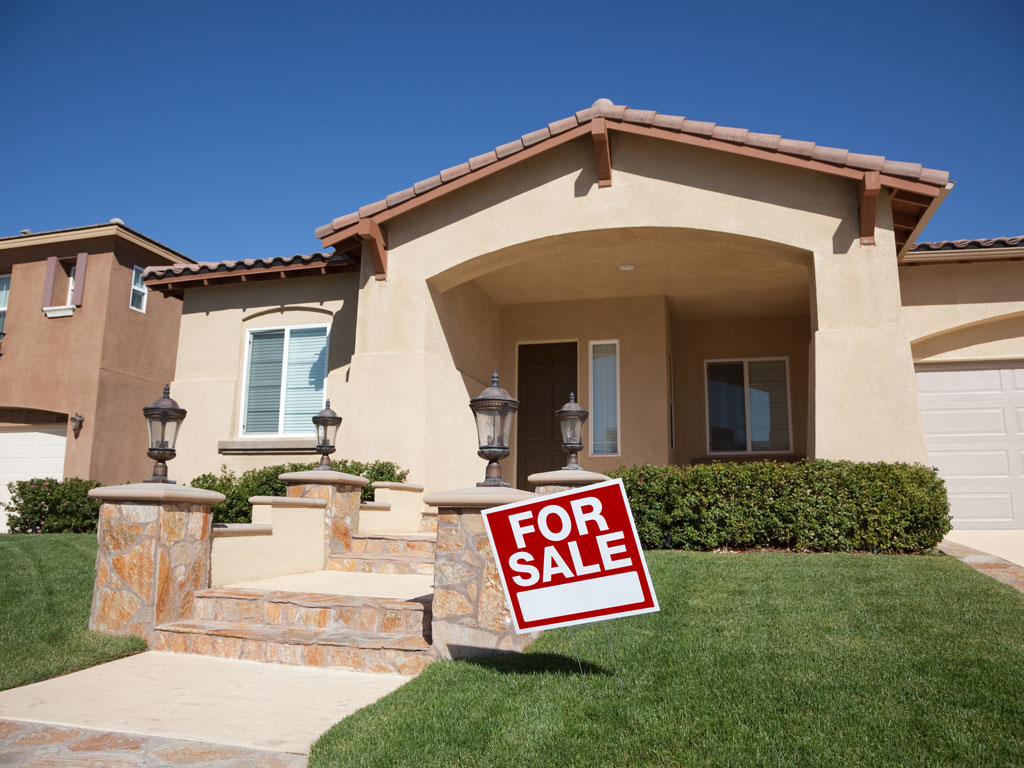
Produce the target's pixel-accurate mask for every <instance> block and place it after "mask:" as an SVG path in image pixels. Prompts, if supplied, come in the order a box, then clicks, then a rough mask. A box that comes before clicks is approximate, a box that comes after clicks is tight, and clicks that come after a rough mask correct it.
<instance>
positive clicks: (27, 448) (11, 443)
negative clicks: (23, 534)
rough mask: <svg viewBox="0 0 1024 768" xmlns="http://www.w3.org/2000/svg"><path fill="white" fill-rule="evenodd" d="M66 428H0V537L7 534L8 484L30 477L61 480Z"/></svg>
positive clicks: (57, 426)
mask: <svg viewBox="0 0 1024 768" xmlns="http://www.w3.org/2000/svg"><path fill="white" fill-rule="evenodd" d="M66 434H67V427H66V426H64V425H63V424H61V425H54V426H50V425H48V426H45V427H0V533H2V532H5V531H6V530H7V512H6V510H4V509H3V505H5V504H7V502H8V501H10V499H11V494H10V492H9V491H8V490H7V484H8V483H9V482H11V481H12V480H28V479H29V478H32V477H56V478H63V477H64V444H65V442H66Z"/></svg>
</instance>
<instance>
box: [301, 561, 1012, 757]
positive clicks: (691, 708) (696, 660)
mask: <svg viewBox="0 0 1024 768" xmlns="http://www.w3.org/2000/svg"><path fill="white" fill-rule="evenodd" d="M649 562H650V568H651V574H652V576H653V578H654V583H655V587H656V590H657V593H658V597H659V600H660V602H661V609H662V610H661V612H660V613H658V614H652V615H647V616H639V617H633V618H628V619H620V620H617V621H612V622H609V623H607V624H605V625H601V624H596V625H593V624H592V625H589V626H586V627H580V628H576V630H575V637H576V642H577V645H578V647H579V651H580V655H581V656H582V658H583V663H584V665H585V668H588V669H589V672H588V674H587V677H586V681H584V680H583V679H582V678H581V677H580V675H579V672H578V671H577V669H576V661H575V657H574V654H573V645H572V638H573V634H572V632H573V631H572V630H569V629H559V630H554V631H551V632H549V633H547V634H546V635H544V636H543V637H542V638H541V639H540V640H539V641H538V642H537V643H536V644H535V645H534V647H533V648H532V649H531V650H530V651H529V652H528V653H527V654H525V655H523V656H521V657H503V658H500V659H497V660H491V661H486V662H481V663H469V662H458V663H451V662H444V663H436V664H433V665H431V666H430V667H428V669H427V670H426V672H424V673H423V674H422V675H421V676H420V677H419V678H417V679H416V680H414V681H413V682H412V683H410V684H408V685H406V686H405V687H403V688H401V689H400V690H398V691H396V692H395V693H393V694H391V695H390V696H387V697H386V698H384V699H382V700H381V701H379V702H378V703H377V704H375V705H373V706H371V707H368V708H366V709H364V710H362V711H361V712H359V713H357V714H355V715H353V716H352V717H350V718H348V719H346V720H344V721H342V722H341V723H338V724H337V725H335V726H334V727H333V728H332V729H331V730H329V731H328V732H327V733H326V734H325V735H324V736H322V737H321V738H320V740H319V741H318V742H317V743H316V745H315V746H314V749H313V756H312V761H311V766H312V767H313V768H327V767H328V766H388V767H390V766H395V765H403V766H416V767H417V768H427V767H428V766H509V767H510V768H511V767H513V766H515V767H516V768H518V767H519V766H530V767H531V768H535V767H537V766H559V768H562V767H563V766H640V765H659V766H688V767H695V766H808V767H811V766H813V767H814V768H818V767H819V766H928V767H929V768H934V767H935V766H972V768H978V767H979V766H1007V767H1008V766H1020V765H1024V645H1022V644H1024V595H1021V594H1019V593H1017V592H1015V591H1013V590H1012V589H1010V588H1009V587H1006V586H1004V585H1002V584H999V583H997V582H995V581H993V580H992V579H989V578H987V577H984V576H982V575H981V574H979V573H976V572H974V571H973V570H971V569H970V568H968V567H967V566H965V565H964V564H962V563H960V562H959V561H957V560H954V559H952V558H947V557H943V556H939V555H936V556H927V557H887V556H881V557H877V556H870V555H823V554H814V555H797V554H731V555H730V554H705V553H679V552H655V553H653V554H650V555H649ZM606 627H607V629H608V630H609V631H610V633H611V637H612V641H613V644H614V650H615V655H616V658H617V659H618V665H619V668H620V670H621V674H622V683H623V686H624V690H623V691H621V692H620V689H619V682H618V680H617V678H616V675H615V672H614V667H613V664H612V659H611V656H610V652H609V647H608V644H607V641H606V635H605V628H606Z"/></svg>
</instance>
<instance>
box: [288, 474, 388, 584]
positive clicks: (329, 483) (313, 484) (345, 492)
mask: <svg viewBox="0 0 1024 768" xmlns="http://www.w3.org/2000/svg"><path fill="white" fill-rule="evenodd" d="M280 478H281V479H282V480H284V481H285V482H286V483H287V484H288V495H289V496H292V497H299V498H304V499H306V498H314V499H323V500H324V501H326V502H327V508H326V513H325V515H324V567H326V566H327V559H328V558H329V557H330V556H331V555H342V554H345V553H346V552H350V551H351V550H352V537H353V536H356V535H357V534H358V533H359V496H360V494H361V493H362V490H363V486H364V485H368V484H369V482H370V481H369V480H367V479H366V478H365V477H359V475H348V474H345V473H344V472H335V471H333V470H326V469H310V470H307V471H305V472H285V473H284V474H283V475H281V476H280Z"/></svg>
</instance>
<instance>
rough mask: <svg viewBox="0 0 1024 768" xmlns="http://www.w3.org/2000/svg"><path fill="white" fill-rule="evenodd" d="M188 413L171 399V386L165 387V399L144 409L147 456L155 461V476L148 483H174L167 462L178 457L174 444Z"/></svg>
mask: <svg viewBox="0 0 1024 768" xmlns="http://www.w3.org/2000/svg"><path fill="white" fill-rule="evenodd" d="M186 413H187V411H186V410H185V409H184V408H182V407H181V406H179V405H178V404H177V403H176V402H175V401H174V400H172V399H171V385H170V384H165V385H164V394H163V397H161V398H160V399H158V400H156V401H155V402H154V403H153V404H152V405H148V406H146V407H145V408H143V409H142V415H143V416H145V417H146V423H147V425H148V426H149V451H147V452H146V455H147V456H149V458H151V459H153V460H154V461H155V462H156V464H154V465H153V476H152V477H151V478H149V480H144V481H143V482H146V483H173V482H174V481H173V480H169V479H168V478H167V462H168V461H170V460H171V459H173V458H174V457H175V455H176V452H175V450H174V444H175V443H176V442H177V440H178V430H179V429H180V427H181V422H183V421H184V420H185V415H186Z"/></svg>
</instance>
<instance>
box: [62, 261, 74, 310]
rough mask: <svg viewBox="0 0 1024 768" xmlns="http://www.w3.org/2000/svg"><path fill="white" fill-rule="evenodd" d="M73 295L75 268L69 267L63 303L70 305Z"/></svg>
mask: <svg viewBox="0 0 1024 768" xmlns="http://www.w3.org/2000/svg"><path fill="white" fill-rule="evenodd" d="M74 296H75V268H74V267H71V271H70V272H68V298H67V301H65V302H64V303H65V304H67V305H68V306H70V305H71V304H72V300H73V299H74Z"/></svg>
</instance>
